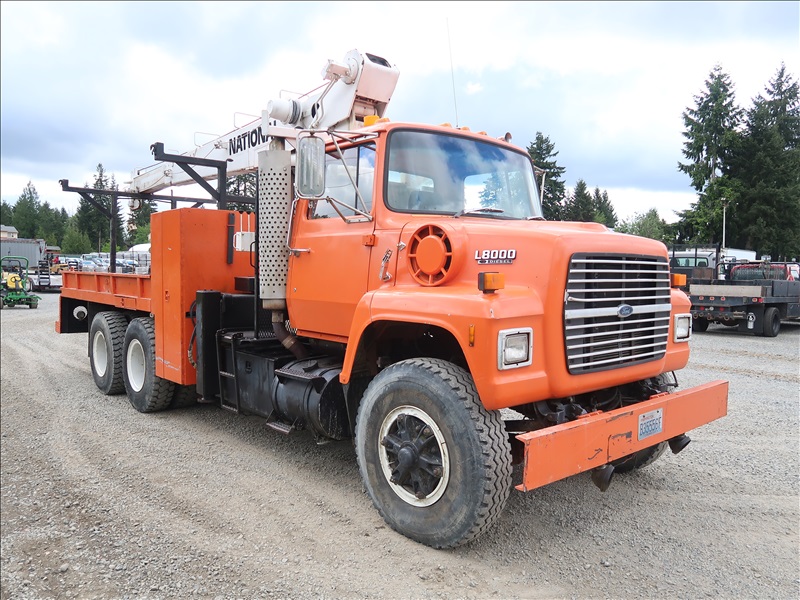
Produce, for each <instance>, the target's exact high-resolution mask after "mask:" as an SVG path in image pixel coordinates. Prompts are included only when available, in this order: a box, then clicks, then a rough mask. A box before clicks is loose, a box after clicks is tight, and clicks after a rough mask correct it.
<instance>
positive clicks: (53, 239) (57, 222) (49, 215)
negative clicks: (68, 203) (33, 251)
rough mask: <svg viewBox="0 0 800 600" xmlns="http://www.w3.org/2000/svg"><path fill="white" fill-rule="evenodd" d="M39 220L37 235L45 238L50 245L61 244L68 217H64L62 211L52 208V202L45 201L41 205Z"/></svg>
mask: <svg viewBox="0 0 800 600" xmlns="http://www.w3.org/2000/svg"><path fill="white" fill-rule="evenodd" d="M62 210H63V209H62ZM63 215H66V212H64V213H63ZM37 221H38V225H37V228H36V237H37V238H41V239H43V240H45V241H46V242H47V244H48V245H51V246H60V245H61V242H62V240H63V238H64V232H65V230H66V219H64V218H62V212H61V211H59V210H57V209H53V208H51V207H50V203H49V202H46V201H45V202H43V203H42V205H41V206H40V207H39V213H38V218H37Z"/></svg>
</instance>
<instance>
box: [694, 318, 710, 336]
mask: <svg viewBox="0 0 800 600" xmlns="http://www.w3.org/2000/svg"><path fill="white" fill-rule="evenodd" d="M706 330H708V319H706V318H704V317H698V318H697V319H694V321H692V331H696V332H698V333H703V332H704V331H706Z"/></svg>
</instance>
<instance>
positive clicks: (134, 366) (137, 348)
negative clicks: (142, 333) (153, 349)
mask: <svg viewBox="0 0 800 600" xmlns="http://www.w3.org/2000/svg"><path fill="white" fill-rule="evenodd" d="M125 360H126V363H127V367H128V383H129V384H130V386H131V388H132V389H133V391H135V392H140V391H141V390H142V388H143V387H144V379H145V376H146V374H147V368H146V365H145V360H144V348H143V347H142V343H141V342H140V341H139V340H131V343H130V344H129V345H128V355H127V356H126V358H125Z"/></svg>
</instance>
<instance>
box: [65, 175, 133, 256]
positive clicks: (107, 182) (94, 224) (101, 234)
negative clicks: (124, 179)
mask: <svg viewBox="0 0 800 600" xmlns="http://www.w3.org/2000/svg"><path fill="white" fill-rule="evenodd" d="M92 187H93V188H94V189H96V190H118V189H119V186H118V185H117V183H116V181H115V180H114V176H113V175H112V176H111V177H110V178H109V176H108V174H107V173H106V170H105V169H104V168H103V165H102V164H98V165H97V173H96V174H95V177H94V183H93V184H92ZM94 200H95V202H98V203H99V204H100V205H101V206H103V207H104V208H105V209H106V210H107V211H111V206H112V202H111V196H108V195H103V194H94ZM75 216H76V221H77V226H78V230H79V232H80V233H82V234H85V235H86V236H87V237H88V238H89V240H91V242H92V247H95V244H96V245H97V246H96V248H97V251H98V252H100V251H103V249H104V248H105V247H107V246H108V244H109V241H110V239H111V224H110V222H109V219H108V218H107V217H106V216H105V215H103V213H101V212H100V211H99V210H97V208H95V207H94V206H92V204H91V203H89V202H87V201H86V200H85V199H84V198H81V200H80V203H79V206H78V211H77V213H76V214H75ZM116 222H117V230H116V236H117V247H118V248H121V247H122V245H123V244H124V240H125V238H124V236H123V224H124V221H123V217H122V206H120V203H119V202H117V219H116Z"/></svg>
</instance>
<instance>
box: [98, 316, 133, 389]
mask: <svg viewBox="0 0 800 600" xmlns="http://www.w3.org/2000/svg"><path fill="white" fill-rule="evenodd" d="M127 327H128V320H127V319H126V318H125V316H124V315H122V314H120V313H116V312H112V311H104V312H99V313H97V314H96V315H95V316H94V319H92V325H91V327H90V328H89V364H90V365H91V367H92V377H93V378H94V383H95V385H96V386H97V388H98V389H99V390H100V391H101V392H103V393H104V394H105V395H107V396H110V395H113V394H121V393H122V392H124V391H125V382H124V381H123V377H122V347H123V345H124V343H125V329H126V328H127Z"/></svg>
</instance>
